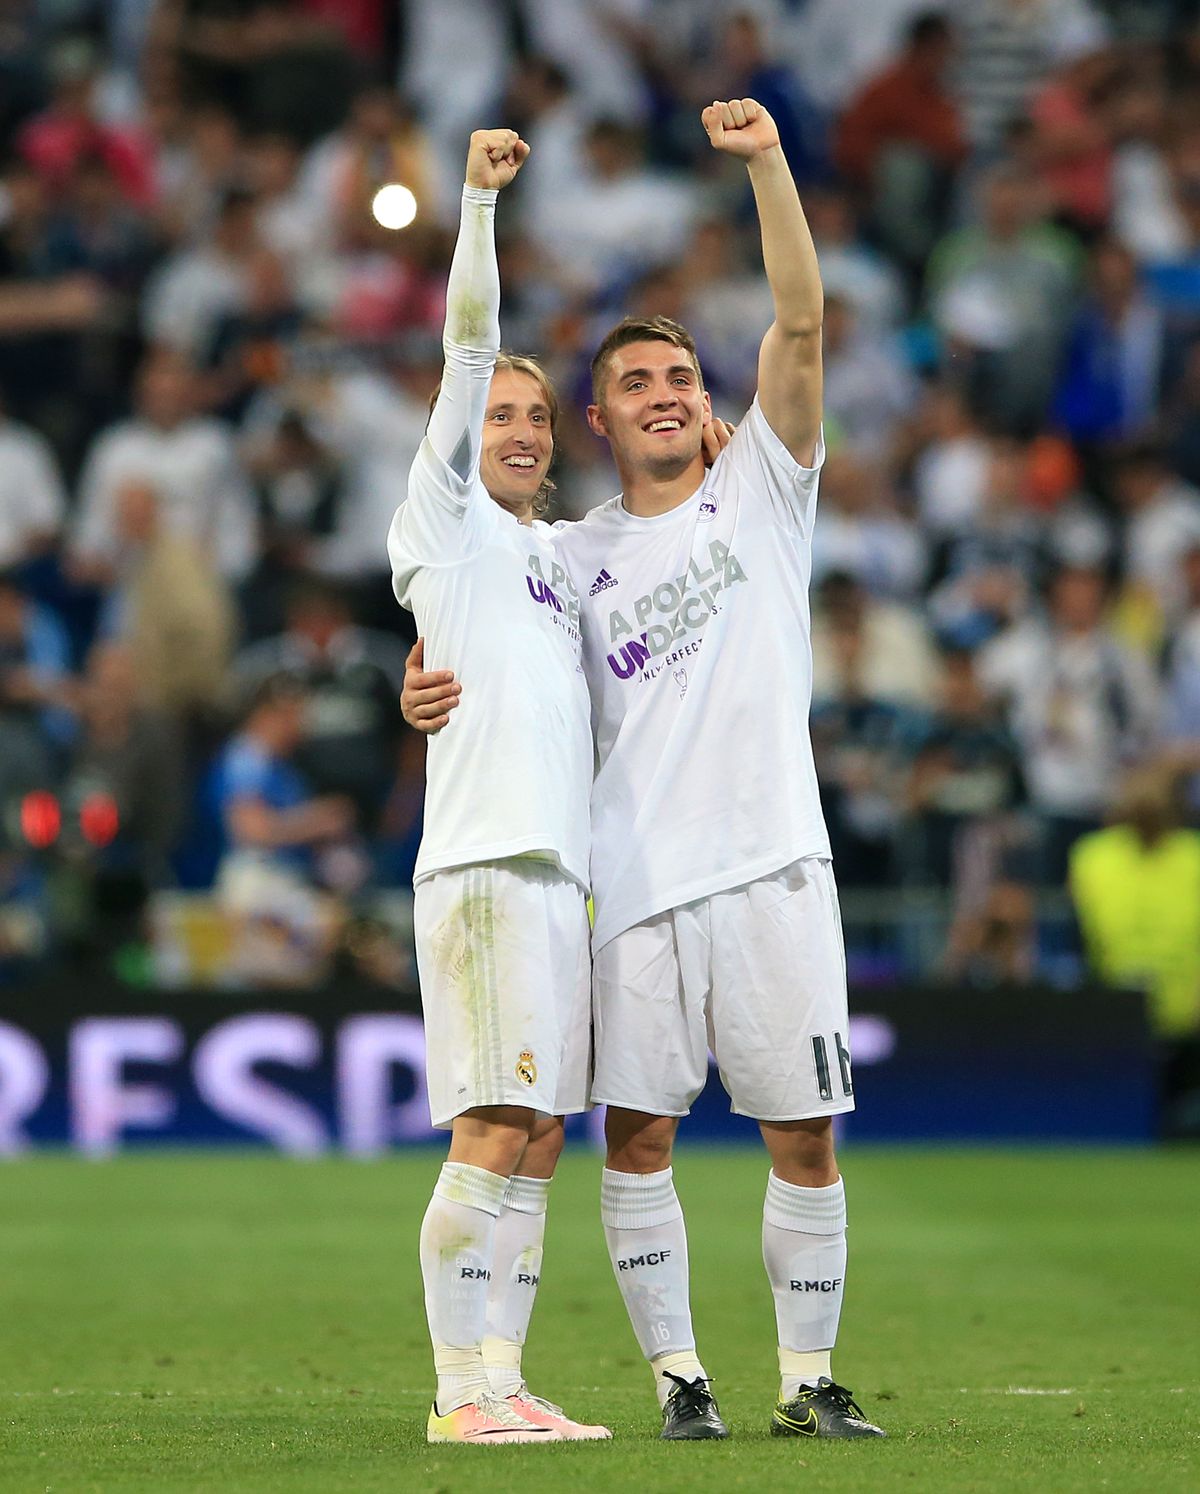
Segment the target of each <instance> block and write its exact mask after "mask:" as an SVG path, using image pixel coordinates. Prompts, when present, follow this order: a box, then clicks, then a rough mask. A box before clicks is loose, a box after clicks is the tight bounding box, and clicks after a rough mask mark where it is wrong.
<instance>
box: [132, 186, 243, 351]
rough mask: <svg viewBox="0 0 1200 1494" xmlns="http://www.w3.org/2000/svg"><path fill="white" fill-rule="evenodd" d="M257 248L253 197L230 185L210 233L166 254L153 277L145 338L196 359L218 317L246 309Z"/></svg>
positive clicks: (209, 342)
mask: <svg viewBox="0 0 1200 1494" xmlns="http://www.w3.org/2000/svg"><path fill="white" fill-rule="evenodd" d="M259 247H260V244H259V238H258V229H257V226H256V222H255V199H254V195H253V194H252V193H251V192H248V191H246V190H245V189H244V188H241V187H238V188H233V187H231V188H229V189H228V190H227V191H226V192H225V194H224V197H223V199H222V201H221V203H220V206H219V208H218V211H217V218H216V222H215V224H214V225H213V229H212V232H211V235H209V236H208V237H205V238H202V239H201V240H200V241H199V242H198V243H196V244H188V245H185V246H183V247H182V248H180V249H177V250H176V251H175V252H174V253H173V254H170V255H168V257H167V258H166V259H165V260H164V261H163V262H162V264H160V265H159V267H158V269H156V270H155V272H154V274H153V275H152V276H151V278H150V282H149V284H148V285H147V287H146V295H145V299H144V301H143V304H142V326H143V328H144V330H145V333H146V337H147V339H148V340H149V341H150V342H152V343H156V344H159V345H161V346H164V347H169V348H171V349H173V350H174V351H175V352H177V353H179V354H181V355H182V356H183V357H186V358H189V359H191V360H192V361H193V362H195V361H197V360H198V359H200V358H201V357H202V356H203V355H204V351H205V349H206V348H208V347H210V346H211V345H212V342H213V339H214V337H215V335H216V330H217V327H218V326H219V324H220V322H221V319H222V318H223V317H225V316H228V315H229V314H230V313H231V312H234V311H237V310H240V309H241V308H242V306H243V305H244V303H245V300H246V290H247V284H248V280H249V276H250V269H251V265H252V264H253V263H254V258H255V255H256V253H257V251H258V249H259Z"/></svg>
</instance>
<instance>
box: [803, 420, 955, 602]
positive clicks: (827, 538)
mask: <svg viewBox="0 0 1200 1494" xmlns="http://www.w3.org/2000/svg"><path fill="white" fill-rule="evenodd" d="M821 499H822V502H821V507H820V508H819V509H818V511H817V521H816V525H815V527H814V530H813V560H812V566H813V570H812V574H813V580H814V582H816V583H818V584H819V583H820V581H821V580H822V578H823V577H825V576H826V575H828V574H829V573H830V572H849V573H850V574H851V575H852V576H854V577H855V579H856V580H858V581H859V582H861V583H862V585H863V586H865V587H866V588H867V590H868V591H870V592H872V593H873V594H874V595H876V596H879V597H895V598H910V597H914V596H915V595H916V593H917V591H918V589H919V588H920V585H921V583H922V581H923V580H924V579H925V573H926V571H927V569H928V564H929V554H928V550H927V548H926V545H925V542H924V540H923V538H922V536H921V533H920V531H919V530H918V529H917V527H916V525H915V524H913V523H912V521H911V520H910V519H909V518H908V517H907V516H906V515H905V514H903V513H902V512H901V511H900V510H899V508H898V506H897V504H896V501H895V493H894V492H893V490H892V488H891V486H890V484H889V479H888V477H887V474H886V473H885V472H884V470H883V469H882V468H881V467H879V466H878V465H872V464H869V463H867V462H863V461H860V460H859V459H858V458H857V457H856V456H855V454H854V452H853V451H852V450H848V449H846V448H845V447H843V448H842V449H841V450H837V449H836V448H835V450H834V453H833V455H832V456H831V457H829V458H827V460H826V464H825V469H824V474H823V490H822V494H821Z"/></svg>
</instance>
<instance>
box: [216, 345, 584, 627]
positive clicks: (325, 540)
mask: <svg viewBox="0 0 1200 1494" xmlns="http://www.w3.org/2000/svg"><path fill="white" fill-rule="evenodd" d="M338 351H339V350H338V347H337V345H336V344H334V345H333V347H332V349H326V348H324V347H323V346H322V344H321V343H319V342H316V341H315V340H313V339H307V340H306V341H305V342H303V343H302V344H299V345H297V347H296V348H295V349H294V356H293V357H292V359H291V360H290V363H291V376H290V377H289V378H288V379H286V380H285V381H284V382H283V383H282V384H281V385H271V386H266V387H264V388H262V389H260V391H259V395H258V396H257V397H256V398H255V400H253V401H252V402H251V405H250V407H249V409H248V410H247V413H246V417H245V421H244V430H245V434H246V439H245V443H244V445H245V450H246V460H247V462H248V464H249V466H250V468H251V470H252V471H253V472H254V473H255V474H256V477H257V480H258V481H259V483H260V485H261V484H262V483H264V482H266V483H277V482H278V480H279V478H280V476H281V475H285V474H287V473H288V472H291V471H296V470H299V471H311V469H312V467H313V465H314V464H315V465H316V466H317V468H318V469H319V472H318V476H319V481H318V482H317V484H316V486H314V485H313V479H312V478H311V477H310V478H306V479H305V481H304V483H303V486H304V487H305V489H306V490H307V491H308V492H309V494H310V496H311V495H312V494H315V493H316V491H317V488H318V487H319V488H320V489H321V491H326V489H325V483H326V481H327V479H328V478H329V476H330V474H331V473H332V472H333V471H334V469H336V471H337V473H338V474H339V475H338V477H337V482H338V485H339V490H338V496H337V497H336V499H335V500H334V502H333V505H332V507H333V525H332V528H331V529H330V530H329V531H328V533H327V534H325V535H322V534H321V533H319V532H318V533H315V534H312V533H310V535H309V538H308V540H307V542H305V543H304V545H303V551H304V553H303V556H302V557H301V556H300V554H299V553H298V552H297V551H296V549H295V546H294V544H293V545H292V547H291V548H292V560H291V561H289V562H288V566H287V567H286V568H293V569H294V567H295V564H298V563H300V562H301V560H302V561H303V565H304V568H305V569H308V570H313V571H318V572H320V573H321V574H322V575H327V576H331V577H335V576H336V577H338V578H340V579H341V580H342V581H343V582H345V583H346V584H347V585H348V586H350V587H352V588H353V590H354V592H355V594H356V600H357V603H358V606H359V610H360V612H361V614H362V616H363V618H364V620H365V621H369V623H370V625H371V626H372V627H384V628H389V629H391V630H393V631H400V632H404V631H405V629H406V627H407V626H408V625H407V623H406V622H405V619H406V618H407V616H408V614H406V613H404V612H403V611H402V609H400V608H398V607H397V606H396V605H395V600H394V597H393V594H392V585H391V573H390V571H389V570H388V568H387V554H386V550H385V549H383V548H382V547H381V546H380V544H379V536H380V534H386V533H387V528H388V525H389V524H390V523H391V520H392V515H393V514H394V513H395V511H396V504H397V502H398V501H399V499H400V498H401V497H402V496H403V494H404V492H405V484H406V482H407V480H408V469H409V467H410V466H411V465H412V462H413V458H414V457H415V456H416V453H417V448H418V446H420V444H421V440H422V438H423V436H424V434H425V425H426V422H427V421H428V419H429V394H430V391H431V390H432V389H433V388H434V386H435V385H436V384H437V381H438V379H439V378H440V377H441V371H442V361H441V341H440V339H439V338H436V337H428V336H426V335H424V334H423V333H418V334H408V335H406V336H405V337H403V338H402V339H399V340H398V341H397V343H396V344H395V345H392V346H389V345H387V344H385V345H384V346H383V347H382V348H381V349H380V356H379V357H378V358H373V359H368V358H363V357H358V358H354V359H349V358H344V359H343V360H342V361H344V362H345V363H346V365H347V366H345V367H341V366H339V358H338ZM325 352H331V354H332V356H331V358H330V359H329V361H328V363H326V362H325V360H324V354H325ZM289 416H290V417H294V418H293V425H294V424H295V421H296V420H298V421H299V423H300V427H301V428H302V429H303V431H304V432H307V435H306V436H304V437H303V438H302V440H301V442H300V446H299V448H298V447H297V446H296V445H295V444H294V443H289V442H288V441H287V440H286V439H285V441H284V449H283V450H281V449H280V447H279V444H278V443H279V437H280V434H281V432H282V431H283V427H284V424H285V422H286V421H287V420H288V417H289ZM297 434H299V432H297ZM285 484H286V486H287V487H288V488H289V489H290V492H289V493H287V494H284V493H279V492H278V491H276V492H275V493H274V494H273V496H270V497H268V496H267V495H266V494H265V493H261V492H260V500H261V501H264V502H266V504H267V506H268V508H270V509H273V510H277V511H276V515H275V520H274V521H272V520H271V519H270V517H269V516H268V523H269V524H270V523H272V522H274V523H275V524H276V528H277V531H278V529H279V528H284V529H287V530H290V532H291V538H292V540H293V541H296V542H298V541H299V540H300V538H301V537H300V534H299V528H300V527H301V526H302V525H304V524H305V523H306V522H307V520H306V519H305V517H304V513H305V510H308V512H309V513H310V514H311V515H312V516H313V517H314V518H316V517H320V516H321V514H322V513H323V512H324V511H325V510H324V508H323V505H322V504H320V503H319V502H317V501H316V500H315V498H314V499H313V502H312V505H311V507H310V506H309V503H308V500H305V501H304V502H301V501H300V499H299V498H298V496H297V490H296V488H295V486H294V485H293V484H292V483H291V480H290V479H287V478H286V477H285ZM609 496H611V494H610V495H609ZM278 537H279V535H278V533H277V534H276V538H278ZM280 558H281V557H280V556H279V554H278V553H276V555H275V562H276V565H275V569H276V570H278V562H279V560H280ZM273 606H275V601H274V600H272V601H271V602H270V605H269V607H268V609H267V610H268V611H269V610H270V607H273ZM261 610H262V609H260V608H258V607H252V608H251V611H252V612H254V613H256V614H257V613H259V612H261ZM249 625H250V630H251V631H252V632H254V631H258V630H260V629H261V626H262V623H261V617H259V616H255V617H252V618H250V619H249ZM279 625H280V615H279V614H278V613H276V620H275V622H274V623H272V624H271V628H272V630H273V629H274V628H275V627H277V626H279Z"/></svg>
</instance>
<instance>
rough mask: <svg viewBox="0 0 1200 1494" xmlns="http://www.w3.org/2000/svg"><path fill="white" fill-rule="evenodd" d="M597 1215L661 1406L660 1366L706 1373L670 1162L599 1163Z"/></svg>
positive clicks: (665, 1389) (667, 1386)
mask: <svg viewBox="0 0 1200 1494" xmlns="http://www.w3.org/2000/svg"><path fill="white" fill-rule="evenodd" d="M600 1217H601V1219H602V1220H603V1222H604V1238H605V1239H606V1240H607V1241H608V1254H609V1257H610V1259H611V1260H612V1263H613V1273H614V1275H615V1276H616V1278H617V1285H618V1286H619V1287H620V1289H621V1296H622V1297H623V1298H624V1300H625V1310H626V1312H628V1314H629V1321H630V1322H631V1323H632V1324H633V1331H634V1333H635V1334H636V1335H637V1341H638V1344H639V1346H640V1348H641V1351H642V1353H643V1354H644V1355H645V1356H646V1358H647V1359H648V1360H649V1361H650V1367H651V1369H652V1370H653V1371H654V1387H655V1390H656V1391H657V1392H658V1402H659V1405H660V1406H661V1405H662V1404H664V1403H665V1401H666V1399H667V1396H668V1395H669V1394H670V1392H671V1391H672V1390H673V1389H674V1385H673V1384H672V1382H671V1381H670V1380H668V1379H666V1378H665V1377H664V1374H663V1371H664V1369H666V1370H669V1371H670V1372H671V1373H672V1374H674V1375H680V1376H681V1377H682V1378H683V1379H685V1380H694V1379H696V1377H697V1376H700V1377H702V1378H704V1379H707V1378H708V1376H707V1375H706V1374H705V1371H704V1366H703V1365H702V1364H701V1363H700V1360H699V1359H698V1358H697V1357H696V1339H695V1335H694V1334H693V1332H692V1309H691V1303H690V1302H689V1300H688V1254H687V1232H686V1230H685V1229H684V1224H683V1210H682V1209H681V1208H680V1206H679V1199H678V1198H677V1197H676V1194H675V1184H674V1182H673V1181H672V1177H671V1169H670V1168H669V1167H668V1168H667V1169H666V1171H665V1172H651V1173H645V1174H642V1173H633V1172H611V1171H610V1170H609V1169H608V1168H607V1167H606V1168H605V1169H604V1176H603V1179H602V1182H601V1185H600Z"/></svg>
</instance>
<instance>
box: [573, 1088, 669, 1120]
mask: <svg viewBox="0 0 1200 1494" xmlns="http://www.w3.org/2000/svg"><path fill="white" fill-rule="evenodd" d="M592 1105H593V1106H596V1105H611V1106H612V1107H613V1109H615V1110H636V1111H638V1112H639V1114H641V1115H662V1116H669V1117H670V1118H671V1119H672V1120H682V1119H683V1118H684V1116H685V1115H691V1113H692V1107H691V1106H690V1105H689V1106H688V1108H687V1109H686V1110H664V1109H663V1107H662V1106H661V1105H642V1104H633V1103H632V1102H631V1101H629V1100H606V1099H605V1098H604V1097H603V1096H602V1095H598V1094H595V1093H593V1095H592Z"/></svg>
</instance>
